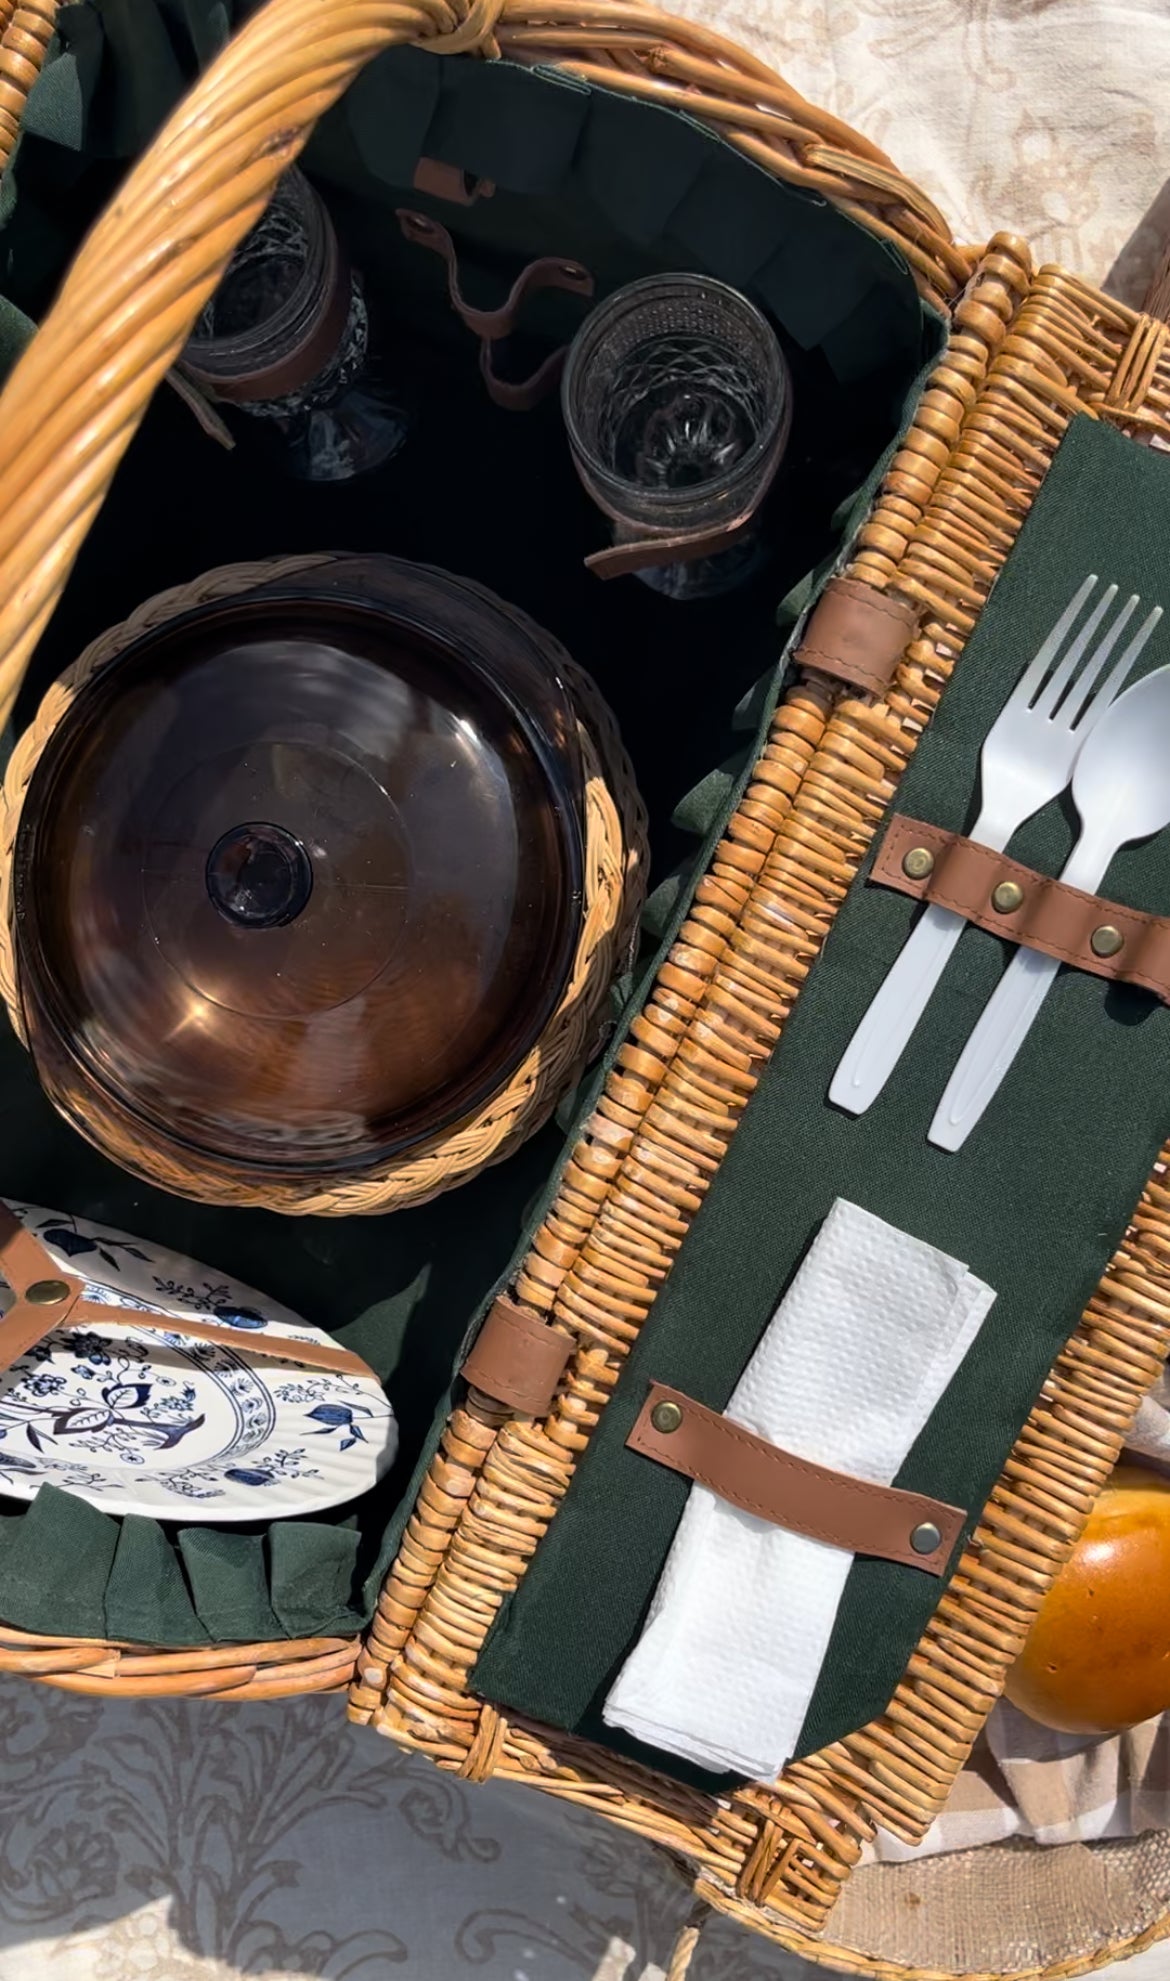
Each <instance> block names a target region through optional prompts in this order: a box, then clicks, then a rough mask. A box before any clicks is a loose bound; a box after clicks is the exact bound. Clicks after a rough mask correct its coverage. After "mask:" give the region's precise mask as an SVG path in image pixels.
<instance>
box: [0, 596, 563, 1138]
mask: <svg viewBox="0 0 1170 1981" xmlns="http://www.w3.org/2000/svg"><path fill="white" fill-rule="evenodd" d="M386 562H387V564H388V563H389V560H386ZM398 568H400V569H404V570H411V567H398ZM421 578H422V581H423V582H424V584H429V583H431V582H432V581H433V582H434V583H436V584H439V585H440V586H442V585H447V586H450V585H452V583H453V582H454V581H450V580H446V579H444V578H443V577H442V575H441V574H430V573H424V574H421ZM419 582H420V574H419V573H418V571H417V567H414V568H413V571H412V583H413V585H414V587H415V594H414V606H415V607H417V588H418V584H419ZM457 589H459V588H457ZM485 601H487V595H486V594H482V593H477V592H476V591H475V589H474V588H473V587H466V588H462V589H461V591H460V596H459V599H458V611H457V613H456V615H455V619H454V621H452V620H451V615H450V614H447V615H446V617H447V620H448V622H450V623H455V624H457V627H458V632H459V637H460V640H461V641H462V645H452V644H450V643H449V641H448V640H447V639H446V638H445V637H439V636H438V635H436V633H435V631H434V623H435V622H434V620H432V622H431V625H430V628H429V630H428V632H427V633H425V634H424V633H422V632H420V631H419V630H418V627H417V624H415V625H411V624H408V623H405V622H404V620H403V618H402V616H401V615H399V616H397V617H396V616H395V613H394V611H393V610H392V609H391V608H389V607H387V606H386V605H385V604H377V603H371V602H369V601H368V600H367V601H361V600H358V599H356V598H352V597H343V596H337V595H332V596H329V595H326V596H314V595H307V596H298V597H285V598H281V597H279V596H273V595H271V594H269V595H268V596H260V597H254V598H252V599H243V600H235V601H232V602H230V603H229V604H227V605H224V606H218V607H215V608H212V609H208V610H203V611H198V612H195V613H193V614H190V615H188V616H186V617H185V618H183V619H181V620H176V621H172V622H170V623H169V624H168V625H166V626H164V627H163V628H161V629H160V630H159V631H158V632H157V633H155V634H152V635H148V636H147V637H146V638H144V639H143V640H141V641H140V642H139V643H137V644H136V645H135V646H133V647H132V648H130V649H128V650H127V651H126V652H125V653H124V654H123V655H122V656H121V658H120V659H119V660H118V661H116V662H115V663H114V664H113V665H112V666H111V667H109V668H107V669H105V670H104V671H103V672H102V673H101V674H100V675H98V676H97V677H96V678H95V680H94V681H93V682H92V683H91V684H90V685H89V687H88V688H87V689H86V690H85V691H84V692H83V693H82V694H81V695H80V696H79V697H78V698H77V700H76V701H75V702H74V704H73V705H72V707H71V708H70V709H69V711H68V713H67V714H66V716H65V717H64V718H63V720H62V721H61V722H60V723H59V724H58V726H57V728H56V729H55V730H54V732H53V734H52V736H51V737H50V740H49V743H48V745H47V746H46V748H45V751H44V753H43V755H42V757H41V760H40V763H39V764H38V766H37V770H36V773H35V775H34V778H33V782H32V785H31V786H30V790H29V793H28V796H27V798H26V800H25V804H24V807H23V811H22V816H21V825H20V832H19V836H18V843H17V855H16V889H17V898H16V909H17V914H16V926H17V941H18V954H19V962H20V974H21V986H22V994H23V998H24V1004H25V1010H26V1015H27V1018H28V1024H29V1034H30V1043H31V1045H32V1049H33V1052H34V1055H35V1056H36V1057H37V1059H38V1063H39V1064H40V1066H41V1071H42V1076H43V1077H45V1076H47V1075H51V1077H47V1078H46V1084H47V1085H48V1086H49V1088H50V1091H51V1092H53V1093H54V1095H55V1097H56V1098H58V1099H60V1098H61V1094H62V1090H65V1091H67V1093H68V1096H69V1098H70V1101H71V1111H73V1112H75V1113H77V1114H79V1115H82V1116H84V1114H85V1094H86V1088H87V1085H94V1086H96V1088H97V1089H98V1090H99V1093H100V1095H101V1096H102V1097H103V1099H104V1101H105V1102H107V1103H108V1102H112V1103H113V1104H114V1105H115V1106H116V1107H117V1108H118V1109H119V1110H121V1111H123V1112H128V1113H129V1114H130V1115H131V1116H132V1117H133V1118H134V1119H136V1120H138V1121H140V1122H141V1123H142V1124H143V1125H144V1126H145V1127H147V1128H149V1129H151V1130H153V1131H156V1132H158V1133H161V1134H162V1135H163V1136H165V1137H166V1138H167V1139H168V1140H170V1141H172V1142H177V1143H178V1144H180V1145H181V1146H182V1147H185V1148H187V1149H189V1150H191V1151H194V1152H198V1154H199V1155H200V1157H201V1158H203V1159H210V1160H211V1161H213V1162H219V1163H222V1164H224V1165H226V1166H228V1167H231V1166H236V1167H239V1166H243V1167H245V1168H248V1169H255V1168H257V1167H262V1168H267V1169H270V1170H275V1171H281V1172H284V1173H287V1174H290V1175H310V1174H314V1173H318V1172H329V1171H331V1170H332V1171H336V1170H346V1169H353V1168H361V1167H363V1166H366V1165H372V1164H374V1163H377V1162H380V1161H384V1160H385V1159H386V1158H388V1157H390V1156H393V1155H394V1154H395V1153H396V1152H398V1151H400V1150H403V1149H406V1148H408V1147H410V1146H411V1145H412V1144H413V1143H416V1142H417V1141H419V1140H420V1139H422V1138H424V1137H427V1136H430V1135H432V1134H434V1133H436V1132H437V1131H439V1130H440V1129H442V1128H444V1127H446V1126H449V1125H450V1124H452V1123H453V1122H455V1121H458V1120H459V1119H461V1118H462V1117H464V1116H466V1115H467V1114H468V1113H470V1112H471V1111H472V1110H473V1109H474V1108H475V1107H477V1106H478V1105H480V1104H481V1103H482V1102H483V1101H485V1100H486V1099H487V1098H488V1097H489V1096H490V1095H491V1094H492V1093H493V1092H494V1091H496V1090H497V1089H498V1088H499V1087H500V1086H501V1085H503V1084H504V1083H505V1082H506V1080H507V1078H508V1076H509V1074H510V1073H511V1072H513V1071H514V1070H515V1068H516V1066H517V1065H518V1064H519V1062H520V1060H521V1059H522V1058H523V1056H524V1055H525V1053H526V1052H528V1051H529V1050H530V1048H531V1047H532V1046H533V1044H534V1043H535V1041H536V1040H537V1038H538V1037H539V1035H540V1033H541V1031H542V1029H543V1027H544V1025H545V1024H546V1023H547V1021H548V1018H549V1016H550V1015H551V1012H552V1010H553V1008H554V1007H555V1004H556V1002H557V1000H558V998H559V995H560V992H561V990H562V989H563V986H564V983H565V980H566V976H567V972H568V968H569V965H570V962H571V959H572V955H573V951H574V947H575V942H576V935H577V921H578V915H579V907H580V864H581V855H580V841H579V823H578V819H577V813H576V806H575V802H574V792H573V789H572V776H571V765H569V764H566V763H565V762H563V761H561V760H560V758H559V757H558V754H557V749H556V745H555V737H554V738H552V739H551V743H550V735H549V732H548V729H547V727H545V728H542V727H541V725H540V724H539V723H534V722H533V721H532V720H531V719H530V717H529V716H528V715H527V714H526V713H525V711H524V710H523V709H522V708H521V707H520V706H519V705H518V703H517V700H516V697H515V696H514V695H512V694H510V693H509V692H508V690H507V686H506V683H502V682H501V679H500V672H499V670H498V669H496V668H495V667H494V664H493V657H494V658H495V659H498V658H499V656H500V655H501V653H502V654H504V655H505V657H506V653H507V649H508V647H509V644H510V643H512V644H514V643H515V642H517V641H521V642H522V641H523V640H524V638H525V637H526V631H525V625H526V622H521V621H519V620H517V621H515V622H513V621H512V620H511V618H510V617H509V615H508V613H507V612H506V609H504V608H502V607H501V606H500V605H499V603H498V602H496V601H488V602H486V603H485ZM481 617H483V618H485V619H486V620H487V621H488V622H489V623H488V624H487V629H486V634H485V637H484V639H483V640H482V642H480V643H479V644H480V651H479V652H474V651H471V649H472V647H473V646H474V644H475V634H476V629H477V627H478V625H479V623H480V618H481ZM416 618H417V612H416ZM436 619H437V620H438V622H439V623H440V624H442V622H443V619H444V614H443V612H442V611H441V610H440V611H439V612H438V613H437V614H436ZM447 630H449V625H448V629H447ZM485 656H486V659H485ZM525 662H526V664H527V665H531V663H532V654H531V652H529V653H528V654H527V655H526V657H525ZM503 672H504V674H505V675H506V674H507V668H506V666H505V668H504V669H503Z"/></svg>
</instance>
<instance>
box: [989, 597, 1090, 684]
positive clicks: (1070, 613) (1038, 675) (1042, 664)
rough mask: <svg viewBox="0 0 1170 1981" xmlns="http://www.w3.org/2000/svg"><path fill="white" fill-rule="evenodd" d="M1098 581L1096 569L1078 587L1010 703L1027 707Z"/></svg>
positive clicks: (1026, 670) (1024, 674) (1029, 666)
mask: <svg viewBox="0 0 1170 1981" xmlns="http://www.w3.org/2000/svg"><path fill="white" fill-rule="evenodd" d="M1096 582H1097V574H1096V572H1095V571H1094V572H1093V573H1092V575H1091V576H1090V577H1088V578H1086V579H1085V581H1084V583H1083V584H1082V585H1080V586H1079V587H1078V589H1077V591H1076V592H1074V594H1073V596H1072V598H1071V599H1070V600H1069V603H1068V604H1067V605H1066V606H1065V608H1064V611H1063V612H1062V613H1061V615H1060V618H1059V619H1058V620H1057V622H1056V624H1055V626H1054V627H1053V628H1052V631H1051V632H1050V633H1049V635H1048V638H1047V639H1046V640H1045V642H1044V644H1043V646H1042V647H1041V648H1040V649H1039V651H1038V653H1037V655H1036V658H1035V659H1034V660H1033V661H1031V662H1030V663H1029V665H1028V666H1027V667H1026V668H1025V669H1024V672H1023V673H1022V674H1021V676H1020V678H1019V680H1018V681H1017V682H1016V685H1015V687H1014V688H1013V689H1012V692H1011V695H1010V696H1009V698H1008V699H1009V703H1010V702H1023V704H1024V706H1025V707H1027V705H1028V703H1029V702H1030V701H1031V699H1032V696H1033V695H1034V694H1035V692H1036V690H1037V688H1039V686H1040V684H1041V682H1042V681H1043V679H1044V676H1045V675H1046V674H1047V672H1048V670H1049V668H1050V667H1051V666H1052V663H1053V661H1054V660H1055V659H1056V656H1057V654H1058V653H1059V652H1060V649H1061V647H1062V646H1063V645H1064V643H1065V640H1066V639H1067V638H1068V635H1069V633H1070V631H1071V630H1072V626H1073V622H1074V620H1075V619H1076V617H1077V614H1078V613H1079V612H1080V609H1081V607H1082V605H1083V604H1084V602H1085V600H1086V599H1087V598H1088V596H1089V593H1090V592H1091V591H1092V589H1093V587H1094V585H1095V584H1096Z"/></svg>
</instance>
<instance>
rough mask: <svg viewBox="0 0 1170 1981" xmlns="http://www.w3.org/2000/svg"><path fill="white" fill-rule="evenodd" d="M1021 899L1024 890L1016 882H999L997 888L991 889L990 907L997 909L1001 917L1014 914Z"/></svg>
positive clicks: (1020, 903) (1021, 901)
mask: <svg viewBox="0 0 1170 1981" xmlns="http://www.w3.org/2000/svg"><path fill="white" fill-rule="evenodd" d="M1023 899H1024V890H1023V888H1022V887H1021V886H1020V883H1019V881H1018V880H1001V881H1000V883H999V886H998V887H996V888H993V889H992V893H991V905H992V907H993V908H998V909H999V912H1000V914H1001V915H1012V914H1014V913H1015V911H1016V909H1017V908H1019V907H1020V906H1021V905H1022V903H1023Z"/></svg>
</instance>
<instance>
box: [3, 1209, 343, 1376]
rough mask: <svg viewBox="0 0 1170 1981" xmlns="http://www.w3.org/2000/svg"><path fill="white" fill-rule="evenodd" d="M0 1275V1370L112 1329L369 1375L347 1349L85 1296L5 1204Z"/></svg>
mask: <svg viewBox="0 0 1170 1981" xmlns="http://www.w3.org/2000/svg"><path fill="white" fill-rule="evenodd" d="M0 1276H2V1277H3V1278H4V1279H5V1280H6V1281H7V1283H8V1285H9V1286H10V1287H11V1288H12V1291H13V1292H14V1293H15V1295H16V1300H15V1302H14V1304H13V1305H12V1306H11V1307H10V1308H9V1310H8V1312H7V1313H6V1314H5V1315H4V1317H3V1319H0V1372H2V1371H3V1370H5V1369H10V1368H11V1367H12V1364H13V1363H14V1362H16V1361H19V1359H20V1357H21V1356H22V1355H27V1353H28V1351H29V1349H30V1348H35V1346H36V1344H37V1342H38V1341H43V1340H44V1338H45V1336H46V1335H48V1334H56V1332H57V1330H58V1329H59V1328H71V1327H90V1328H98V1329H100V1330H101V1332H102V1333H103V1334H107V1333H109V1331H110V1330H111V1329H117V1328H130V1329H133V1330H134V1331H135V1332H137V1333H141V1332H142V1330H143V1329H144V1328H150V1329H156V1328H162V1329H164V1330H165V1331H166V1332H167V1333H168V1334H177V1335H181V1336H182V1338H183V1339H184V1340H187V1341H207V1342H212V1343H214V1344H215V1346H216V1347H219V1348H232V1349H234V1350H235V1351H236V1352H237V1354H238V1353H239V1352H240V1351H241V1350H247V1352H248V1354H249V1355H262V1356H264V1357H265V1358H266V1359H267V1360H268V1361H272V1362H290V1363H292V1364H293V1365H294V1366H296V1367H300V1368H305V1369H330V1370H333V1371H335V1372H336V1373H337V1374H339V1375H344V1376H368V1375H370V1374H371V1373H372V1372H371V1370H370V1368H369V1367H368V1365H367V1364H366V1363H365V1362H363V1361H362V1359H361V1357H360V1355H351V1354H350V1352H349V1350H348V1349H347V1348H333V1347H327V1346H326V1345H325V1344H323V1343H317V1342H312V1341H290V1340H289V1339H288V1336H287V1335H281V1336H276V1335H271V1336H268V1335H265V1334H264V1333H263V1332H261V1331H259V1330H257V1331H256V1332H253V1330H252V1329H251V1328H247V1329H245V1328H233V1327H229V1326H226V1325H224V1324H222V1323H218V1322H214V1321H200V1320H196V1319H195V1318H194V1316H193V1315H189V1314H183V1315H181V1316H176V1315H174V1314H163V1313H156V1312H153V1311H150V1310H146V1309H143V1308H140V1307H118V1306H112V1305H109V1304H107V1303H106V1302H105V1301H104V1300H87V1299H86V1298H85V1286H86V1282H85V1280H84V1279H82V1278H81V1277H80V1276H79V1275H78V1274H77V1273H71V1272H66V1271H64V1270H63V1269H62V1268H61V1267H60V1266H59V1265H58V1264H57V1262H56V1260H55V1259H54V1258H53V1256H52V1254H51V1253H50V1252H49V1250H48V1248H47V1247H46V1246H45V1245H43V1244H42V1243H41V1240H40V1239H39V1238H38V1237H37V1235H36V1233H35V1231H30V1230H29V1229H28V1227H27V1226H26V1225H23V1224H22V1223H21V1222H20V1219H19V1218H18V1217H17V1216H16V1215H15V1214H14V1213H13V1212H12V1211H10V1210H9V1208H8V1205H7V1204H5V1203H2V1202H0Z"/></svg>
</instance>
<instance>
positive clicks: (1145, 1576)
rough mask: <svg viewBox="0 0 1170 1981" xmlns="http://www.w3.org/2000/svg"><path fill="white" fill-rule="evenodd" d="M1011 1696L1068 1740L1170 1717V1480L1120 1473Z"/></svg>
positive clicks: (1034, 1633)
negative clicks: (1161, 1715) (1069, 1735)
mask: <svg viewBox="0 0 1170 1981" xmlns="http://www.w3.org/2000/svg"><path fill="white" fill-rule="evenodd" d="M1004 1690H1005V1692H1006V1694H1007V1697H1008V1698H1009V1699H1010V1700H1011V1702H1012V1704H1013V1706H1018V1707H1019V1708H1020V1710H1021V1712H1024V1713H1027V1714H1029V1715H1030V1717H1031V1718H1032V1719H1034V1720H1039V1721H1040V1722H1041V1724H1042V1725H1043V1726H1050V1727H1059V1728H1061V1729H1062V1730H1064V1731H1065V1732H1068V1733H1116V1732H1118V1731H1119V1730H1120V1729H1121V1728H1122V1727H1129V1726H1136V1725H1137V1724H1138V1722H1139V1721H1141V1720H1148V1719H1151V1718H1152V1717H1153V1716H1154V1714H1156V1713H1163V1712H1166V1711H1167V1710H1170V1479H1167V1478H1163V1477H1162V1475H1161V1474H1160V1473H1157V1472H1150V1471H1147V1470H1146V1469H1145V1467H1144V1466H1140V1465H1119V1466H1118V1468H1117V1470H1116V1472H1115V1473H1114V1474H1113V1477H1112V1479H1111V1480H1110V1482H1109V1484H1108V1485H1107V1486H1106V1488H1105V1490H1104V1492H1103V1493H1102V1494H1101V1497H1100V1499H1099V1500H1098V1501H1097V1504H1096V1506H1095V1507H1094V1508H1093V1511H1092V1513H1091V1514H1090V1516H1089V1521H1088V1525H1087V1526H1086V1528H1085V1531H1084V1533H1083V1534H1082V1535H1081V1538H1080V1540H1079V1541H1078V1543H1077V1545H1076V1547H1075V1548H1074V1550H1073V1552H1072V1554H1071V1556H1070V1557H1069V1559H1068V1561H1067V1562H1066V1563H1065V1565H1064V1567H1063V1568H1062V1569H1061V1571H1060V1574H1059V1575H1058V1576H1057V1578H1056V1580H1055V1582H1054V1583H1053V1585H1052V1587H1051V1589H1050V1590H1049V1591H1048V1594H1047V1596H1046V1597H1045V1598H1044V1602H1043V1604H1042V1606H1041V1609H1040V1613H1039V1615H1038V1616H1037V1618H1036V1621H1035V1623H1034V1624H1033V1625H1032V1628H1031V1630H1030V1632H1029V1634H1028V1638H1027V1641H1026V1643H1025V1645H1024V1648H1023V1650H1022V1652H1021V1653H1020V1656H1019V1658H1018V1659H1017V1661H1016V1663H1015V1664H1014V1665H1013V1667H1012V1669H1011V1671H1010V1672H1009V1674H1008V1679H1007V1684H1006V1686H1005V1688H1004Z"/></svg>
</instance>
